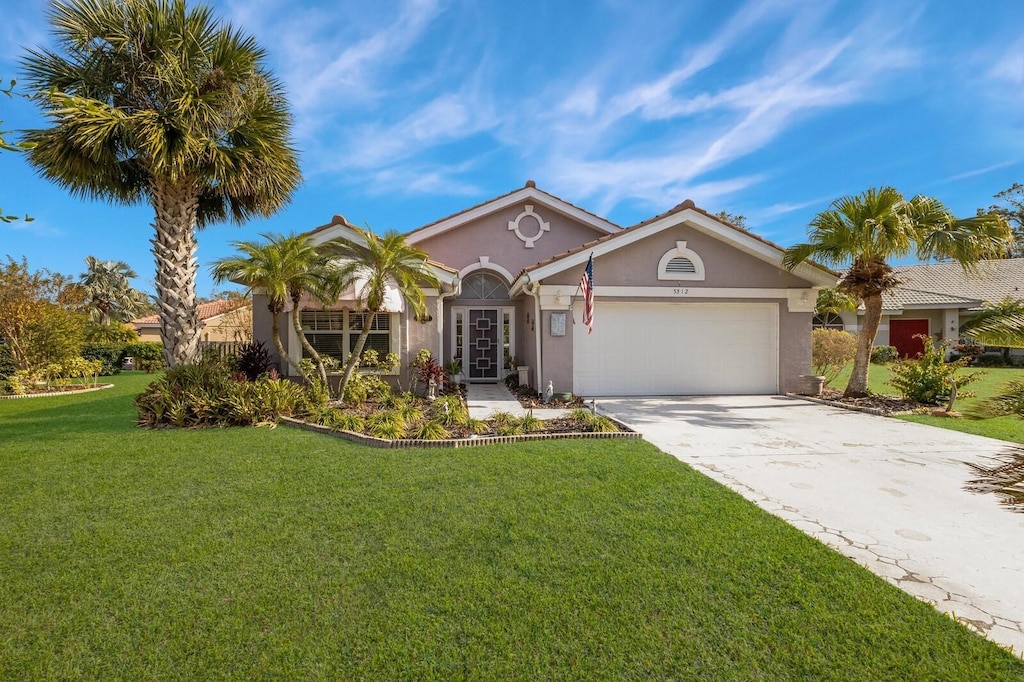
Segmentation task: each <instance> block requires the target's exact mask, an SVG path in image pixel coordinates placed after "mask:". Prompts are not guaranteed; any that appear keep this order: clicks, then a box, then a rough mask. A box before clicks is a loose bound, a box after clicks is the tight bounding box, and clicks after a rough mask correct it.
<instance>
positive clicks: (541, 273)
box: [253, 182, 836, 396]
mask: <svg viewBox="0 0 1024 682" xmlns="http://www.w3.org/2000/svg"><path fill="white" fill-rule="evenodd" d="M310 236H311V238H312V239H313V240H314V241H315V242H317V243H322V242H325V241H328V240H330V239H334V238H337V237H347V238H351V239H358V236H357V233H356V232H354V231H353V229H352V226H351V224H349V223H348V222H347V221H346V220H345V219H344V218H343V217H342V216H335V217H334V219H333V220H332V221H331V222H330V223H328V224H327V225H324V226H321V227H319V228H316V229H315V230H313V231H312V232H310ZM407 239H408V241H409V242H410V243H412V244H414V245H416V246H418V247H419V248H421V249H423V250H424V251H426V252H427V254H429V257H430V264H431V266H432V267H433V268H434V272H435V273H436V274H437V276H438V278H439V279H440V281H441V286H440V288H438V289H434V290H428V291H427V292H426V293H427V302H428V305H429V309H430V311H431V312H430V315H429V316H427V317H426V318H422V319H419V320H417V319H413V317H412V316H411V315H410V314H408V313H407V311H406V310H405V308H404V306H403V305H402V302H401V301H400V300H396V301H395V302H394V303H393V304H392V306H391V311H390V312H389V313H387V314H382V315H378V316H377V318H376V319H375V321H374V327H373V332H372V333H371V335H370V341H369V343H368V347H373V348H376V349H377V350H379V351H385V352H395V353H398V354H399V356H400V358H401V366H400V367H399V368H398V369H397V370H396V371H395V374H396V378H400V377H405V376H407V374H406V372H407V367H408V361H409V359H410V358H411V357H412V356H414V355H415V353H416V352H417V351H418V350H420V349H422V348H426V349H428V350H430V352H431V353H432V354H433V355H434V356H436V357H438V358H441V359H442V361H448V360H450V359H453V358H457V359H459V360H461V361H462V364H463V374H464V377H465V379H466V380H467V381H470V382H493V381H500V380H501V379H503V378H504V376H505V375H506V373H507V372H510V371H513V372H514V371H517V370H516V368H517V367H527V368H528V370H527V371H526V375H527V377H528V381H529V384H530V385H531V386H532V387H534V388H538V389H543V388H544V387H546V386H547V385H548V383H549V382H550V383H551V384H552V385H553V388H554V390H555V391H557V392H573V393H576V394H577V395H583V396H602V395H710V394H758V393H760V394H775V393H782V392H788V391H793V390H796V389H797V387H798V386H799V383H800V381H799V377H800V375H802V374H808V373H809V371H810V362H811V349H810V336H811V335H810V330H811V318H812V316H813V310H814V303H815V297H816V290H817V289H819V288H821V287H827V286H833V285H834V284H835V282H836V276H835V274H834V273H832V272H831V271H829V270H827V269H825V268H822V267H819V266H816V265H813V264H810V263H807V264H803V265H801V266H799V267H798V268H796V269H795V270H794V271H793V272H789V271H786V270H785V269H784V268H783V267H782V266H781V259H782V253H783V249H782V248H781V247H779V246H776V245H775V244H772V243H771V242H768V241H766V240H764V239H761V238H760V237H758V236H756V235H754V234H753V233H751V232H749V231H746V230H743V229H740V228H738V227H736V226H734V225H730V224H728V223H725V222H723V221H722V220H720V219H719V218H716V217H714V216H712V215H710V214H709V213H707V212H705V211H703V210H701V209H699V208H697V207H696V206H695V205H694V204H693V202H691V201H685V202H683V203H682V204H679V205H678V206H676V207H675V208H673V209H671V210H669V211H667V212H665V213H662V214H661V215H657V216H655V217H653V218H651V219H649V220H645V221H643V222H641V223H639V224H637V225H633V226H632V227H629V228H621V227H619V226H618V225H615V224H613V223H611V222H610V221H608V220H606V219H604V218H602V217H600V216H597V215H594V214H593V213H590V212H589V211H586V210H584V209H581V208H579V207H577V206H574V205H573V204H570V203H568V202H566V201H563V200H562V199H559V198H558V197H555V196H553V195H551V194H548V193H547V192H544V191H542V190H540V189H537V187H536V186H535V185H534V183H532V182H528V183H527V184H526V186H525V187H523V188H520V189H517V190H515V191H512V192H510V193H508V194H505V195H502V196H500V197H496V198H494V199H491V200H490V201H487V202H484V203H482V204H479V205H477V206H473V207H472V208H469V209H466V210H464V211H461V212H459V213H456V214H454V215H451V216H448V217H446V218H443V219H441V220H438V221H435V222H433V223H430V224H428V225H425V226H423V227H421V228H419V229H416V230H414V231H412V232H411V233H409V234H408V236H407ZM591 256H592V257H593V262H594V281H595V288H594V291H595V308H596V312H595V322H594V330H593V333H589V334H588V333H587V328H586V326H585V325H583V324H582V315H583V312H582V307H583V299H582V296H581V294H580V291H579V289H578V284H579V282H580V279H581V277H582V275H583V271H584V268H585V266H586V263H587V261H588V259H589V258H590V257H591ZM301 308H302V309H301V310H300V311H299V314H300V315H301V316H302V327H303V329H304V333H305V335H306V336H307V338H309V339H310V341H311V342H312V344H313V345H314V347H316V348H317V349H318V350H319V351H323V352H328V353H330V354H332V355H334V356H336V357H337V358H338V359H340V360H343V359H344V358H345V357H346V355H347V353H348V350H349V348H350V347H351V346H352V345H353V344H354V342H355V337H356V336H358V333H359V329H360V328H361V324H362V317H363V316H362V313H360V312H359V311H358V310H356V309H355V304H354V303H353V301H352V300H351V297H349V298H348V299H346V297H342V299H341V300H339V301H338V302H337V303H336V304H335V305H333V306H331V307H330V308H329V309H327V310H324V309H322V307H321V306H319V305H317V304H315V303H314V302H313V301H304V302H303V303H302V304H301ZM291 314H293V311H291V310H288V311H286V312H285V313H284V314H283V315H284V316H285V317H287V316H289V315H291ZM253 321H254V334H255V336H256V338H258V339H265V340H267V342H268V343H267V345H268V347H270V346H272V344H271V343H270V338H271V335H270V328H271V320H270V314H269V312H268V311H267V308H266V302H265V300H264V298H263V297H262V296H260V295H259V293H258V292H257V294H256V295H255V297H254V315H253ZM281 329H282V330H288V331H287V332H285V333H286V334H288V336H287V338H286V339H285V343H286V348H287V351H288V352H289V353H291V354H292V355H293V357H295V358H296V359H298V358H299V357H300V356H301V352H302V351H301V344H300V343H299V339H298V338H297V337H296V336H295V333H294V331H292V325H291V323H290V320H288V319H282V320H281ZM282 369H283V370H284V371H288V368H287V366H285V365H284V363H282Z"/></svg>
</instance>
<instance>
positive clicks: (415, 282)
mask: <svg viewBox="0 0 1024 682" xmlns="http://www.w3.org/2000/svg"><path fill="white" fill-rule="evenodd" d="M356 229H357V230H358V233H359V235H360V237H362V240H363V242H364V243H363V244H359V243H356V242H354V241H342V240H335V241H333V242H330V243H329V244H325V247H327V248H326V249H325V250H326V252H327V253H329V254H330V255H333V256H337V257H338V258H339V261H340V267H341V271H342V273H343V274H342V277H343V279H345V280H347V281H350V282H353V283H354V285H355V296H356V299H357V300H358V301H359V304H360V307H362V308H363V309H364V310H365V311H366V315H364V316H363V321H362V328H361V329H360V331H359V337H358V339H357V340H356V345H355V348H353V349H352V352H351V353H350V354H349V356H348V362H346V363H345V371H344V373H343V374H342V377H341V386H340V387H339V389H338V394H339V395H342V396H343V395H345V388H346V387H347V386H348V382H349V380H350V379H351V378H352V373H353V372H354V371H355V369H356V367H357V366H358V365H359V358H360V357H361V356H362V354H363V347H364V346H365V345H366V339H367V337H368V336H369V335H370V330H371V329H372V328H373V320H374V317H376V315H377V313H379V312H382V311H383V310H384V306H385V299H386V297H387V293H388V289H389V288H391V287H394V288H396V289H397V290H398V292H399V293H400V294H401V295H402V297H403V298H404V299H405V301H406V302H407V303H408V304H409V306H410V308H412V313H413V315H415V316H417V317H418V316H422V315H425V314H426V312H427V305H426V300H425V299H424V296H423V290H422V289H421V288H420V287H422V286H428V287H438V286H440V284H439V282H438V279H437V275H435V274H434V271H433V270H432V269H431V268H430V266H429V265H428V264H427V254H426V253H425V252H424V251H422V250H420V249H418V248H416V247H415V246H412V245H411V244H409V243H408V242H406V241H405V236H404V235H401V234H399V233H397V232H394V231H388V232H386V233H385V234H384V235H383V236H378V235H376V234H374V233H373V232H372V231H370V230H360V229H359V228H356Z"/></svg>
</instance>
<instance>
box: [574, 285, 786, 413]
mask: <svg viewBox="0 0 1024 682" xmlns="http://www.w3.org/2000/svg"><path fill="white" fill-rule="evenodd" d="M577 308H578V306H577ZM596 312H597V314H596V322H595V325H594V333H593V334H589V335H588V334H587V329H586V327H585V326H584V325H582V324H576V325H574V326H573V358H574V363H573V385H574V387H575V392H576V393H577V394H579V395H582V396H618V395H742V394H774V393H778V390H779V308H778V305H777V304H775V303H675V302H672V303H668V302H666V303H624V302H611V301H608V300H607V299H605V300H602V301H601V302H600V304H599V305H598V307H597V311H596ZM575 318H576V319H577V320H579V319H582V310H580V309H577V310H576V315H575Z"/></svg>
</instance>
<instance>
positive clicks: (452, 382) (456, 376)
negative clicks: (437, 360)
mask: <svg viewBox="0 0 1024 682" xmlns="http://www.w3.org/2000/svg"><path fill="white" fill-rule="evenodd" d="M444 372H445V374H446V375H448V385H449V386H452V387H455V386H458V385H459V384H461V383H462V360H460V359H458V358H455V359H453V360H449V361H448V362H446V363H445V364H444Z"/></svg>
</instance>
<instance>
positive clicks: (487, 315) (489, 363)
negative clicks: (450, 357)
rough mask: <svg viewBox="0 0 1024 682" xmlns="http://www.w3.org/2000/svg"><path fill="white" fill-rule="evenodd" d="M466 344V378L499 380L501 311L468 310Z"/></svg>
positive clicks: (500, 365) (500, 364)
mask: <svg viewBox="0 0 1024 682" xmlns="http://www.w3.org/2000/svg"><path fill="white" fill-rule="evenodd" d="M468 312H469V315H468V317H469V325H468V329H467V330H466V331H467V332H468V334H467V338H466V341H467V344H466V359H467V361H468V362H467V371H466V376H468V377H469V378H470V379H471V380H472V379H493V380H498V379H500V378H501V368H502V357H501V347H502V343H501V336H502V334H501V324H500V320H501V311H499V310H498V309H496V308H482V309H478V308H470V309H469V311H468Z"/></svg>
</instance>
